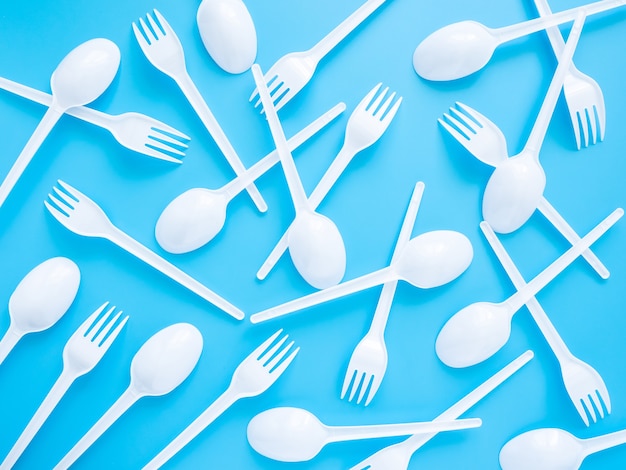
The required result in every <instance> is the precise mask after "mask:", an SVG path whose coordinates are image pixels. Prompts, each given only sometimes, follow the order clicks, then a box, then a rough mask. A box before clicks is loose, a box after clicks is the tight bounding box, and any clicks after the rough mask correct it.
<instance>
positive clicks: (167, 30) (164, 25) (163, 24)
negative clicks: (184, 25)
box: [148, 8, 174, 35]
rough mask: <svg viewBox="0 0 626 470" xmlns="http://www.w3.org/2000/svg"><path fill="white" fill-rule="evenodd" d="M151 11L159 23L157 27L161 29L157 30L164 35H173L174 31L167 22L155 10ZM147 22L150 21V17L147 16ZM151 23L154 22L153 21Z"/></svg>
mask: <svg viewBox="0 0 626 470" xmlns="http://www.w3.org/2000/svg"><path fill="white" fill-rule="evenodd" d="M153 11H154V16H156V18H157V21H158V22H159V25H161V28H160V29H159V31H164V32H165V34H166V35H168V34H173V33H174V30H173V29H172V27H171V26H170V24H169V23H168V22H167V20H166V19H165V18H164V17H163V15H162V14H161V12H160V11H159V10H157V9H156V8H155V9H154V10H153ZM148 20H150V15H148ZM152 21H153V22H154V19H153V20H152ZM151 24H152V23H151ZM154 24H156V23H154ZM157 26H158V25H157Z"/></svg>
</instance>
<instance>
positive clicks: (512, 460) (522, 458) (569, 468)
mask: <svg viewBox="0 0 626 470" xmlns="http://www.w3.org/2000/svg"><path fill="white" fill-rule="evenodd" d="M583 450H584V449H583V446H582V445H581V444H580V443H579V442H578V440H577V439H576V438H575V437H574V436H572V435H571V434H570V433H568V432H566V431H563V430H562V429H557V428H544V429H535V430H533V431H528V432H525V433H523V434H520V435H518V436H515V437H514V438H513V439H511V440H510V441H509V442H507V443H506V444H504V446H503V447H502V449H501V450H500V466H501V467H502V469H503V470H527V469H529V468H537V469H542V470H544V469H545V470H575V469H577V468H579V467H580V465H581V464H582V462H583V460H584V458H585V454H584V452H583Z"/></svg>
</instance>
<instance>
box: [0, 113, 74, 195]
mask: <svg viewBox="0 0 626 470" xmlns="http://www.w3.org/2000/svg"><path fill="white" fill-rule="evenodd" d="M61 116H63V111H62V110H60V109H59V108H58V107H57V106H56V105H55V104H54V103H53V104H52V106H50V107H49V108H48V110H47V111H46V114H44V116H43V118H42V119H41V121H40V122H39V124H38V125H37V128H36V129H35V131H34V132H33V134H32V135H31V136H30V139H28V142H26V145H25V146H24V148H23V149H22V151H21V152H20V154H19V156H18V157H17V160H15V163H13V166H12V167H11V169H10V170H9V172H8V173H7V175H6V176H5V177H4V181H3V182H2V184H0V206H2V204H4V201H5V200H6V198H7V197H8V196H9V193H10V192H11V190H12V189H13V186H15V183H17V180H18V179H19V178H20V176H21V175H22V173H23V172H24V170H25V169H26V167H27V166H28V164H29V163H30V161H31V160H32V158H33V156H34V155H35V152H37V149H39V147H41V144H42V143H43V141H44V140H45V138H46V137H47V136H48V134H49V133H50V131H51V130H52V128H53V127H54V125H55V124H56V123H57V121H58V120H59V119H60V118H61Z"/></svg>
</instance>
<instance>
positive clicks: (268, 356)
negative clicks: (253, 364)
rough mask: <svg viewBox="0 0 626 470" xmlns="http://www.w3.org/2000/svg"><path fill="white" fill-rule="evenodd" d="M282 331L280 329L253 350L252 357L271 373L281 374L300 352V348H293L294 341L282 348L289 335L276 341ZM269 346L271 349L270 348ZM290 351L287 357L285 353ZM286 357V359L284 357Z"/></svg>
mask: <svg viewBox="0 0 626 470" xmlns="http://www.w3.org/2000/svg"><path fill="white" fill-rule="evenodd" d="M282 332H283V330H282V329H280V330H278V331H277V332H276V333H274V334H273V335H272V336H270V337H269V338H268V339H267V340H265V341H264V342H263V344H261V345H260V346H259V347H258V348H256V349H255V350H254V353H253V355H254V356H255V357H256V359H257V360H258V361H262V362H263V366H264V367H265V368H268V369H269V370H270V372H272V373H278V374H281V373H282V372H283V371H284V370H285V369H286V368H287V367H288V366H289V364H291V361H293V359H294V358H295V357H296V355H297V354H298V352H299V351H300V347H299V346H298V347H296V348H293V346H294V344H295V341H291V342H290V343H289V344H287V346H284V344H285V342H286V341H287V338H288V337H289V335H287V334H286V335H284V336H283V337H282V338H281V339H280V340H278V341H276V340H277V339H278V337H279V336H280V335H281V334H282ZM270 346H271V347H270ZM290 350H291V354H289V356H287V353H288V352H289V351H290ZM285 356H286V357H285Z"/></svg>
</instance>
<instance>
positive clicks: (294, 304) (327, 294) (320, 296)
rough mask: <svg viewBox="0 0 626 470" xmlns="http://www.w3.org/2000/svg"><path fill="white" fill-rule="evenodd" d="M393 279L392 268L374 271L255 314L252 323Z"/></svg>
mask: <svg viewBox="0 0 626 470" xmlns="http://www.w3.org/2000/svg"><path fill="white" fill-rule="evenodd" d="M393 279H397V275H396V274H395V272H394V271H393V270H392V268H390V267H387V268H383V269H380V270H378V271H374V272H373V273H370V274H366V275H364V276H361V277H357V278H356V279H352V280H351V281H347V282H343V283H341V284H337V285H336V286H333V287H329V288H327V289H323V290H320V291H318V292H314V293H313V294H309V295H306V296H304V297H300V298H299V299H296V300H292V301H290V302H286V303H284V304H282V305H278V306H277V307H272V308H269V309H267V310H263V311H262V312H259V313H255V314H254V315H252V316H251V317H250V321H251V322H252V323H260V322H263V321H266V320H271V319H272V318H277V317H282V316H283V315H287V314H289V313H293V312H296V311H298V310H302V309H304V308H307V307H312V306H314V305H319V304H321V303H324V302H328V301H330V300H334V299H337V298H339V297H343V296H345V295H350V294H353V293H355V292H359V291H362V290H365V289H369V288H370V287H374V286H379V285H381V284H384V283H385V282H389V281H391V280H393Z"/></svg>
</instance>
